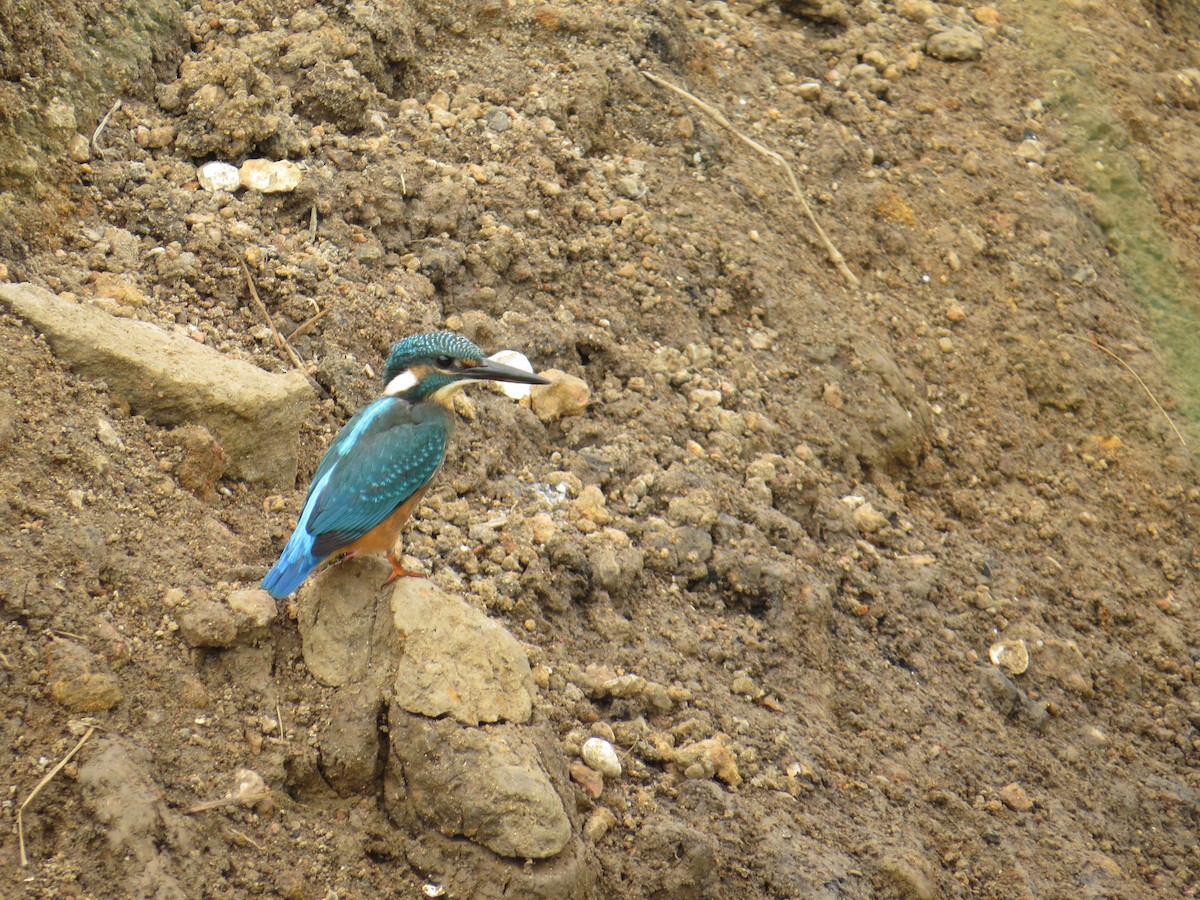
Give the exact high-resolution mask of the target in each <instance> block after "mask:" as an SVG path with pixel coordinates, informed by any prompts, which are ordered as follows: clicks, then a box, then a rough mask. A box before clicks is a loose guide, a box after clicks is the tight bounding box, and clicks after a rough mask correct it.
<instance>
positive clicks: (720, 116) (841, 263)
mask: <svg viewBox="0 0 1200 900" xmlns="http://www.w3.org/2000/svg"><path fill="white" fill-rule="evenodd" d="M642 74H643V75H645V76H646V77H647V78H648V79H649V80H650V81H653V82H654V83H655V84H657V85H659V86H660V87H665V88H666V89H667V90H670V91H674V92H675V93H676V94H678V95H679V96H680V97H683V98H684V99H686V100H687V101H689V102H690V103H693V104H695V105H696V106H697V107H699V109H700V110H701V111H702V112H704V113H705V114H706V115H707V116H708V117H709V118H710V119H712V120H713V121H714V122H716V123H717V124H718V125H720V126H722V127H723V128H727V129H729V130H730V131H731V132H732V133H733V134H734V135H735V136H736V137H737V138H738V139H739V140H741V141H742V142H743V143H744V144H746V145H747V146H749V147H750V148H751V149H753V150H754V151H755V152H757V153H761V154H762V155H763V156H765V157H766V158H767V159H769V160H771V161H772V162H774V163H775V164H776V165H778V166H780V167H781V168H782V169H783V171H784V173H785V174H786V175H787V180H788V184H789V185H790V186H791V188H792V196H794V197H795V198H796V202H798V203H799V204H800V208H801V209H803V210H804V214H805V215H806V216H808V221H809V222H811V223H812V227H813V229H814V230H815V231H816V232H817V236H818V237H819V238H820V239H821V243H822V244H824V245H825V252H826V253H827V254H829V261H830V262H831V263H833V266H834V268H836V269H837V270H838V272H839V273H840V274H841V276H842V277H843V278H844V279H846V283H847V284H849V285H851V286H853V287H857V286H858V278H857V277H855V275H854V273H853V272H851V271H850V267H849V266H848V265H846V258H845V257H844V256H842V254H841V251H840V250H838V248H837V247H835V246H834V245H833V241H831V240H830V239H829V235H827V234H826V233H825V229H824V228H822V227H821V223H820V222H818V221H817V217H816V216H815V215H814V214H813V211H812V207H811V206H809V205H808V200H807V199H805V197H804V192H803V191H802V190H800V181H799V179H797V178H796V173H795V171H794V170H793V169H792V167H791V164H790V163H788V161H787V160H786V159H784V158H783V156H782V155H781V154H779V153H776V152H775V151H774V150H772V149H770V148H769V147H764V146H763V145H762V144H760V143H759V142H758V141H756V140H754V138H752V137H748V136H747V135H745V134H742V132H740V131H738V130H737V129H736V128H734V127H733V125H732V124H731V123H730V121H729V120H728V119H727V118H725V114H724V113H723V112H721V111H720V110H719V109H717V108H716V107H715V106H713V105H712V104H711V103H706V102H705V101H703V100H701V99H700V98H699V97H697V96H696V95H695V94H693V93H691V92H690V91H686V90H684V89H683V88H681V87H679V86H678V85H675V84H672V83H671V82H669V81H667V80H666V79H664V78H659V77H658V76H657V75H653V74H651V73H650V72H643V73H642Z"/></svg>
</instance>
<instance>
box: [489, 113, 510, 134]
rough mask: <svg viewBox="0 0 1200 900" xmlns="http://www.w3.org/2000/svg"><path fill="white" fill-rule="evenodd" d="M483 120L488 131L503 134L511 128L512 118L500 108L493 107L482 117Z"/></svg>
mask: <svg viewBox="0 0 1200 900" xmlns="http://www.w3.org/2000/svg"><path fill="white" fill-rule="evenodd" d="M483 121H484V123H485V124H486V125H487V127H488V129H489V130H490V131H494V132H496V133H497V134H503V133H504V132H506V131H508V129H510V128H512V118H511V117H510V116H509V115H508V113H506V112H505V111H504V110H502V109H493V110H492V111H491V112H489V113H488V114H487V115H486V116H484V117H483Z"/></svg>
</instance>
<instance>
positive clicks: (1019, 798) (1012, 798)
mask: <svg viewBox="0 0 1200 900" xmlns="http://www.w3.org/2000/svg"><path fill="white" fill-rule="evenodd" d="M998 793H999V794H1000V800H1001V802H1003V803H1004V805H1005V806H1007V807H1008V808H1009V809H1011V810H1012V811H1013V812H1029V810H1031V809H1033V801H1032V800H1030V799H1029V795H1028V794H1027V793H1025V788H1023V787H1021V785H1019V784H1017V783H1016V782H1015V781H1014V782H1013V783H1012V784H1006V785H1005V786H1004V787H1002V788H1000V790H999V792H998Z"/></svg>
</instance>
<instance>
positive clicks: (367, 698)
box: [318, 685, 383, 797]
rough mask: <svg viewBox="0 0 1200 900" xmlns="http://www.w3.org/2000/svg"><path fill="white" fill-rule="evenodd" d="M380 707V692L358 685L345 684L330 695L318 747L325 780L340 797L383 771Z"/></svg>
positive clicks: (354, 792)
mask: <svg viewBox="0 0 1200 900" xmlns="http://www.w3.org/2000/svg"><path fill="white" fill-rule="evenodd" d="M382 707H383V703H382V699H381V698H380V696H379V692H378V691H377V690H374V689H373V688H371V687H365V688H364V687H363V686H361V685H347V686H346V687H343V688H341V689H340V690H339V691H338V692H337V694H336V696H335V697H334V699H333V703H332V704H331V714H330V719H329V725H328V727H326V728H325V730H324V731H323V732H322V733H321V738H320V743H319V745H318V749H319V751H320V754H321V771H322V772H323V773H324V775H325V780H326V781H328V782H329V786H330V787H332V788H333V789H334V790H335V791H337V792H338V793H339V794H341V795H342V796H343V797H351V796H355V795H358V794H362V793H364V792H366V791H367V789H368V788H369V787H370V785H371V784H372V783H373V782H374V781H375V780H376V779H377V778H378V777H379V776H380V774H381V773H382V772H383V758H382V756H381V754H380V744H381V742H382V736H381V734H380V731H379V714H380V712H381V711H382Z"/></svg>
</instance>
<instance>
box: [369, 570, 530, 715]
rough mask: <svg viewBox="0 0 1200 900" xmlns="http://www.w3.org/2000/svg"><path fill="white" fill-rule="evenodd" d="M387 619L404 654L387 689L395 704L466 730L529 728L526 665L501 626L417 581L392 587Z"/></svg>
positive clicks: (421, 581) (401, 581)
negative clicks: (508, 725)
mask: <svg viewBox="0 0 1200 900" xmlns="http://www.w3.org/2000/svg"><path fill="white" fill-rule="evenodd" d="M392 617H393V624H394V626H395V629H396V635H397V638H398V640H399V641H400V642H401V643H402V647H403V650H402V655H401V656H400V658H399V660H398V663H397V666H396V674H395V680H394V681H393V683H392V699H393V702H395V703H396V705H398V706H399V707H401V708H402V709H404V710H405V711H406V712H410V713H417V714H420V715H425V716H435V717H436V716H446V715H449V716H451V717H453V718H454V719H455V720H457V721H459V722H461V723H463V724H464V725H478V724H479V723H481V722H499V721H507V722H515V723H518V724H519V723H523V722H528V721H529V716H530V713H531V712H532V710H533V694H534V690H535V687H534V684H533V675H532V673H531V672H530V669H529V658H528V656H527V655H526V653H525V651H524V650H523V649H522V648H521V645H520V644H519V643H518V642H517V639H516V638H514V637H513V636H512V635H511V634H509V632H508V631H507V630H506V629H505V628H504V627H503V626H502V625H500V624H499V623H498V622H495V621H493V620H492V619H489V618H488V617H487V616H486V615H485V614H484V613H482V612H480V611H479V610H477V609H475V608H474V607H472V606H469V605H468V604H466V603H465V602H463V601H462V600H461V599H459V598H458V597H453V596H451V595H450V594H447V593H445V592H444V591H441V590H439V589H438V588H437V587H435V586H434V585H433V584H431V583H430V582H428V581H426V580H425V579H423V578H404V579H401V580H400V581H399V582H398V583H397V584H396V587H395V589H394V590H393V592H392Z"/></svg>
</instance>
